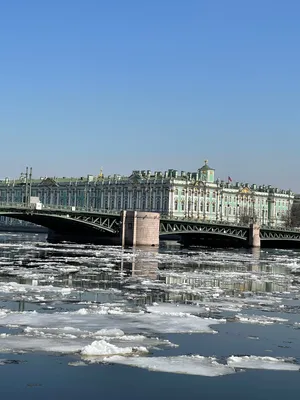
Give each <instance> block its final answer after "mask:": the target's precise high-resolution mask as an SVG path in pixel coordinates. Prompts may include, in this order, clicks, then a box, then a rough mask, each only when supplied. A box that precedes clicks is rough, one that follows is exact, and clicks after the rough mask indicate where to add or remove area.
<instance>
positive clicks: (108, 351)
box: [81, 340, 148, 356]
mask: <svg viewBox="0 0 300 400" xmlns="http://www.w3.org/2000/svg"><path fill="white" fill-rule="evenodd" d="M134 352H141V353H148V350H147V348H146V347H143V346H139V347H118V346H115V345H113V344H111V343H108V342H107V341H105V340H95V341H94V342H92V343H91V344H88V345H87V346H85V347H84V348H83V349H82V350H81V354H82V355H84V356H108V355H115V354H132V353H134Z"/></svg>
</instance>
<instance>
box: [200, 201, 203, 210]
mask: <svg viewBox="0 0 300 400" xmlns="http://www.w3.org/2000/svg"><path fill="white" fill-rule="evenodd" d="M200 211H201V212H203V203H201V205H200Z"/></svg>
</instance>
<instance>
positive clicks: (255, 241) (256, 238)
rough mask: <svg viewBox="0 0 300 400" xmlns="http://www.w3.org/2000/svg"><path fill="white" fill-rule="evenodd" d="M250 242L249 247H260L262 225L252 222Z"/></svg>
mask: <svg viewBox="0 0 300 400" xmlns="http://www.w3.org/2000/svg"><path fill="white" fill-rule="evenodd" d="M248 244H249V247H260V226H259V225H258V224H250V227H249V241H248Z"/></svg>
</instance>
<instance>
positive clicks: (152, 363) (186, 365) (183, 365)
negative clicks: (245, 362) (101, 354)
mask: <svg viewBox="0 0 300 400" xmlns="http://www.w3.org/2000/svg"><path fill="white" fill-rule="evenodd" d="M104 361H106V362H109V363H113V364H122V365H129V366H132V367H139V368H145V369H149V370H151V371H160V372H170V373H177V374H188V375H201V376H209V377H213V376H221V375H228V374H234V373H235V370H234V368H232V367H230V366H228V365H224V364H220V363H218V362H217V360H216V358H214V357H203V356H198V355H195V356H177V357H122V356H112V357H106V358H105V359H104Z"/></svg>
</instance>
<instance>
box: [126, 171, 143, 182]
mask: <svg viewBox="0 0 300 400" xmlns="http://www.w3.org/2000/svg"><path fill="white" fill-rule="evenodd" d="M128 179H129V181H130V182H132V183H139V182H140V181H141V179H142V177H141V175H140V174H138V173H133V174H131V175H130V176H129V178H128Z"/></svg>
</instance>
